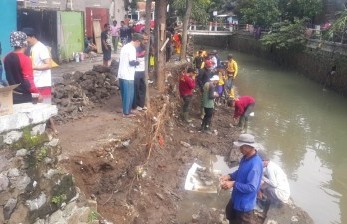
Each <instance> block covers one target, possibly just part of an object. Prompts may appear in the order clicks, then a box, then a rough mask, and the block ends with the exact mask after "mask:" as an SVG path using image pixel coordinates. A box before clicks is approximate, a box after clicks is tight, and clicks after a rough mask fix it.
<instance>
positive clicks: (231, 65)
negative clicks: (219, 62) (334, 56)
mask: <svg viewBox="0 0 347 224" xmlns="http://www.w3.org/2000/svg"><path fill="white" fill-rule="evenodd" d="M238 71H239V69H238V66H237V63H236V61H235V60H233V59H231V60H229V61H228V67H227V72H228V74H230V73H232V74H233V77H234V78H235V77H236V76H237V72H238Z"/></svg>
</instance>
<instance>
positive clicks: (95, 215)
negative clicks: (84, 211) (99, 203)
mask: <svg viewBox="0 0 347 224" xmlns="http://www.w3.org/2000/svg"><path fill="white" fill-rule="evenodd" d="M99 218H100V214H99V213H98V212H96V211H93V210H92V211H91V212H90V213H89V214H88V222H94V221H96V220H98V219H99Z"/></svg>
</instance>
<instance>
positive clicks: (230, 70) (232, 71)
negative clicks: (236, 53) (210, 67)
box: [225, 54, 239, 100]
mask: <svg viewBox="0 0 347 224" xmlns="http://www.w3.org/2000/svg"><path fill="white" fill-rule="evenodd" d="M226 71H227V75H228V79H227V81H226V85H225V87H226V89H227V92H228V94H229V97H230V99H231V100H234V99H235V92H234V87H233V84H234V80H235V78H236V76H237V73H238V71H239V68H238V65H237V62H236V61H235V60H234V57H233V55H232V54H228V62H227V69H226Z"/></svg>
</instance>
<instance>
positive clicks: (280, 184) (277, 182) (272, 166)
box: [258, 150, 290, 206]
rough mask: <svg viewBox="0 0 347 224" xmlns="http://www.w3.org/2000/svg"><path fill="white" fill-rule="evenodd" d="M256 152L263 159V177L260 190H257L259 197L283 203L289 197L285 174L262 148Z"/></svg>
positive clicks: (278, 204)
mask: <svg viewBox="0 0 347 224" xmlns="http://www.w3.org/2000/svg"><path fill="white" fill-rule="evenodd" d="M258 154H259V156H260V158H261V160H262V161H263V167H264V169H263V174H264V176H263V178H262V184H261V188H260V191H259V192H258V198H259V199H261V200H262V199H265V200H266V201H269V202H270V203H272V204H274V205H277V206H281V205H282V204H283V203H288V201H289V197H290V188H289V183H288V178H287V175H286V174H285V173H284V171H283V170H282V168H281V167H280V166H278V165H277V164H276V163H274V162H272V161H270V158H269V157H268V155H267V154H266V152H264V151H263V150H261V151H258Z"/></svg>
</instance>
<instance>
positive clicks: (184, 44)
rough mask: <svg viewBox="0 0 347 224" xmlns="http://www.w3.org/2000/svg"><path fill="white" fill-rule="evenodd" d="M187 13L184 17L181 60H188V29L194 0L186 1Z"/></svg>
mask: <svg viewBox="0 0 347 224" xmlns="http://www.w3.org/2000/svg"><path fill="white" fill-rule="evenodd" d="M186 6H187V7H186V13H185V15H184V17H183V34H182V49H181V55H180V58H181V60H186V52H187V39H188V35H187V30H188V23H189V20H190V14H191V13H192V8H193V1H191V0H190V1H189V0H187V1H186Z"/></svg>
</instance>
